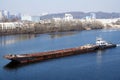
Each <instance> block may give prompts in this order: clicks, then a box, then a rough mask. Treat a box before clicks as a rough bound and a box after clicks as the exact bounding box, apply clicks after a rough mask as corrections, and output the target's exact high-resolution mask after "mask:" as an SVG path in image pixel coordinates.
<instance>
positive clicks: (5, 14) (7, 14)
mask: <svg viewBox="0 0 120 80" xmlns="http://www.w3.org/2000/svg"><path fill="white" fill-rule="evenodd" d="M3 15H4V17H5V18H7V19H8V18H9V16H10V14H9V12H8V11H6V10H4V11H3Z"/></svg>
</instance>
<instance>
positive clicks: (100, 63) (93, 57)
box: [0, 30, 120, 80]
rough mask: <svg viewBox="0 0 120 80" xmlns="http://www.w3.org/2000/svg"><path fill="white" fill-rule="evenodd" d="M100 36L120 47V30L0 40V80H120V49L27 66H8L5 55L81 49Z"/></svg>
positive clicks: (4, 38) (12, 37)
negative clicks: (73, 48)
mask: <svg viewBox="0 0 120 80" xmlns="http://www.w3.org/2000/svg"><path fill="white" fill-rule="evenodd" d="M98 36H101V37H102V38H104V39H105V40H106V41H109V42H112V43H115V44H120V30H90V31H81V32H58V33H57V32H56V33H48V34H36V35H35V34H31V35H28V34H25V35H9V36H1V37H0V80H120V47H119V46H120V45H119V46H118V47H116V48H111V49H106V50H104V51H97V52H92V53H87V54H82V55H74V56H69V57H63V58H59V59H51V60H47V61H44V62H37V63H33V64H27V65H12V66H8V65H9V62H10V61H9V60H7V59H4V58H3V56H4V55H6V54H24V53H34V52H43V51H49V50H58V49H65V48H72V47H78V46H82V45H85V44H88V43H89V44H93V43H95V39H96V37H98Z"/></svg>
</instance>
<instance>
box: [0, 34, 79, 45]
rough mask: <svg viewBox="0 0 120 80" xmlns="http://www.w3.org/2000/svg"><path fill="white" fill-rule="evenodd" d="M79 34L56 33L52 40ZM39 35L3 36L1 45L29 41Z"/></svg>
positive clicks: (51, 36)
mask: <svg viewBox="0 0 120 80" xmlns="http://www.w3.org/2000/svg"><path fill="white" fill-rule="evenodd" d="M76 33H77V32H55V33H50V34H49V35H50V38H52V39H53V38H59V37H63V36H70V35H74V34H76ZM39 36H40V35H39V34H24V35H23V34H21V35H11V36H1V37H0V45H2V46H4V45H9V44H13V43H16V42H19V41H23V40H29V39H32V38H35V37H39Z"/></svg>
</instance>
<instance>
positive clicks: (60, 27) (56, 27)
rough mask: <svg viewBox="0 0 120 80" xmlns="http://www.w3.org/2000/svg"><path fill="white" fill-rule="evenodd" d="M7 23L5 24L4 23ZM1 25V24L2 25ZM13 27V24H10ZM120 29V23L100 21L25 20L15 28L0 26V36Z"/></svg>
mask: <svg viewBox="0 0 120 80" xmlns="http://www.w3.org/2000/svg"><path fill="white" fill-rule="evenodd" d="M4 25H5V24H4ZM7 26H8V25H7ZM0 27H1V26H0ZM10 27H11V26H10ZM118 28H119V29H120V25H118V24H116V23H114V24H103V23H102V22H100V21H97V20H93V21H80V20H75V21H58V22H56V21H54V20H50V21H46V22H39V23H34V22H24V23H22V22H21V23H19V25H18V24H17V26H16V25H15V26H14V28H5V29H4V28H0V36H2V35H15V34H43V33H52V32H67V31H83V30H94V29H118Z"/></svg>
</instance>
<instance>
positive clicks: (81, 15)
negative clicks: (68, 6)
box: [41, 12, 120, 19]
mask: <svg viewBox="0 0 120 80" xmlns="http://www.w3.org/2000/svg"><path fill="white" fill-rule="evenodd" d="M65 13H70V14H72V15H73V17H74V18H75V19H82V18H85V17H86V16H90V14H91V13H95V14H96V18H97V19H103V18H104V19H110V18H119V17H120V13H115V12H112V13H108V12H64V13H55V14H48V15H44V16H41V19H52V18H56V17H60V18H63V17H64V15H65Z"/></svg>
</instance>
